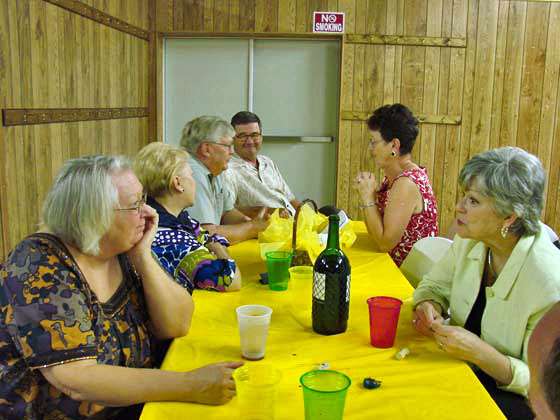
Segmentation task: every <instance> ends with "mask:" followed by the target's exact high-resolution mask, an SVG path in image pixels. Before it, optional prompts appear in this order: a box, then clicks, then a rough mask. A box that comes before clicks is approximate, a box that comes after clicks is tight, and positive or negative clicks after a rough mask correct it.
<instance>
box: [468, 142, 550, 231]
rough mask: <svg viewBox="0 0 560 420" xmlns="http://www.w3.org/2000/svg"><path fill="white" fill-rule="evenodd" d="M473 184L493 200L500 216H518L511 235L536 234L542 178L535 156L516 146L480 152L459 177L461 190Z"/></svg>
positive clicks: (542, 184)
mask: <svg viewBox="0 0 560 420" xmlns="http://www.w3.org/2000/svg"><path fill="white" fill-rule="evenodd" d="M473 183H474V184H476V185H477V187H479V188H480V189H481V191H480V192H481V193H482V194H483V195H485V196H487V197H490V198H492V199H493V200H494V208H495V209H496V212H497V213H498V214H499V215H500V216H503V217H507V216H510V215H512V214H515V215H516V216H517V220H516V221H515V222H514V223H513V224H512V225H511V226H510V232H512V233H514V234H517V235H521V236H522V235H534V234H536V233H537V232H538V231H539V229H540V225H539V220H540V215H541V211H542V208H543V202H544V198H543V196H544V184H545V175H544V169H543V166H542V164H541V161H540V160H539V159H538V158H537V157H536V156H534V155H532V154H530V153H528V152H526V151H525V150H523V149H520V148H518V147H501V148H499V149H494V150H489V151H487V152H484V153H480V154H478V155H476V156H474V157H473V158H472V159H471V160H469V161H468V162H467V163H466V165H465V166H464V167H463V169H462V170H461V173H460V174H459V184H460V185H461V187H462V188H464V189H466V188H468V187H469V186H471V185H473Z"/></svg>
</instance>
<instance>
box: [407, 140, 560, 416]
mask: <svg viewBox="0 0 560 420" xmlns="http://www.w3.org/2000/svg"><path fill="white" fill-rule="evenodd" d="M459 183H460V185H461V187H462V189H463V191H464V196H463V197H462V198H461V199H460V200H459V202H458V203H457V208H456V211H457V236H456V237H455V239H454V241H453V245H452V246H451V248H450V250H449V251H448V253H447V254H446V255H445V256H444V257H443V259H442V260H441V261H439V262H438V263H437V264H436V265H435V266H434V267H433V269H432V270H431V272H430V273H428V274H427V275H426V276H424V279H423V280H422V281H421V282H420V284H419V286H418V288H417V289H416V290H415V292H414V304H415V312H414V317H413V323H414V325H415V327H416V329H417V330H418V331H419V332H421V333H422V334H425V335H427V336H429V337H433V338H434V339H435V341H436V342H437V343H438V345H439V347H440V348H441V349H442V350H443V351H444V352H446V353H447V354H449V355H450V356H452V357H457V358H460V359H462V360H465V361H467V362H469V363H470V364H471V365H473V366H474V371H475V373H476V375H477V377H478V378H479V379H480V381H481V382H482V384H483V385H484V387H485V388H486V389H487V391H488V392H489V394H490V395H491V396H492V397H493V398H494V400H495V401H496V403H497V404H498V406H499V407H500V409H501V410H502V411H503V412H504V414H505V415H506V417H507V418H508V419H529V418H533V415H532V413H531V410H530V408H529V407H528V405H527V404H526V400H525V397H526V396H527V389H528V386H529V369H528V367H527V344H528V340H529V337H530V336H531V333H532V331H533V329H534V328H535V326H536V325H537V323H538V321H539V320H540V318H541V317H542V316H543V315H544V314H545V313H546V312H547V311H548V309H549V308H550V307H551V306H552V305H553V304H554V303H555V302H557V301H559V300H560V271H559V270H558V268H559V261H560V251H558V249H556V247H555V246H554V245H553V244H552V242H551V241H550V239H549V237H548V234H547V232H546V230H545V227H544V224H543V223H541V222H540V221H539V218H540V213H541V210H542V207H543V192H544V184H545V176H544V171H543V168H542V165H541V163H540V161H539V160H538V159H537V158H536V157H535V156H533V155H531V154H529V153H527V152H525V151H524V150H522V149H519V148H516V147H504V148H500V149H495V150H491V151H488V152H485V153H481V154H479V155H477V156H475V157H473V158H472V159H471V160H470V161H469V162H467V164H466V165H465V166H464V168H463V169H462V170H461V173H460V176H459ZM447 314H449V316H450V325H446V324H444V323H443V318H444V317H446V316H447Z"/></svg>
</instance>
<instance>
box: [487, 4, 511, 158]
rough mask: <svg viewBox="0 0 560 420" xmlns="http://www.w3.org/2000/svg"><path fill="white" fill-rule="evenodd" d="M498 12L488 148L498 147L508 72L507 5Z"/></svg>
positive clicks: (502, 5) (501, 6)
mask: <svg viewBox="0 0 560 420" xmlns="http://www.w3.org/2000/svg"><path fill="white" fill-rule="evenodd" d="M499 8H500V10H499V12H498V34H497V38H496V53H495V63H494V94H493V97H492V112H491V114H490V117H491V119H492V120H491V127H490V139H489V140H490V148H491V149H493V148H496V147H499V145H500V126H501V121H502V112H501V109H502V103H503V94H504V78H505V74H506V73H507V72H508V71H509V69H508V68H506V66H505V64H506V52H507V31H508V25H507V23H508V14H509V3H508V2H501V3H500V5H499Z"/></svg>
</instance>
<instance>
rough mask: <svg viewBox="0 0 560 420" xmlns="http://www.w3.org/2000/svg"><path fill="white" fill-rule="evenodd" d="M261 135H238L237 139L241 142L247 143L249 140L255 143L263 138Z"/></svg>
mask: <svg viewBox="0 0 560 420" xmlns="http://www.w3.org/2000/svg"><path fill="white" fill-rule="evenodd" d="M261 136H262V134H261V133H251V134H236V135H235V138H236V139H238V140H241V141H247V140H249V138H251V140H253V141H257V140H259V139H260V138H261Z"/></svg>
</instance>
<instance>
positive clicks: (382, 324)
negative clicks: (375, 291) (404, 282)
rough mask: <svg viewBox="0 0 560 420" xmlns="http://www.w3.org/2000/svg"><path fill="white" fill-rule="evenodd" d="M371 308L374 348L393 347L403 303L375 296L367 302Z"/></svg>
mask: <svg viewBox="0 0 560 420" xmlns="http://www.w3.org/2000/svg"><path fill="white" fill-rule="evenodd" d="M367 304H368V307H369V337H370V342H371V345H372V346H373V347H378V348H382V349H386V348H389V347H393V344H394V343H395V336H396V335H397V324H398V323H399V315H400V313H401V305H402V301H401V300H399V299H395V298H392V297H388V296H375V297H371V298H369V299H368V300H367Z"/></svg>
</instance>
